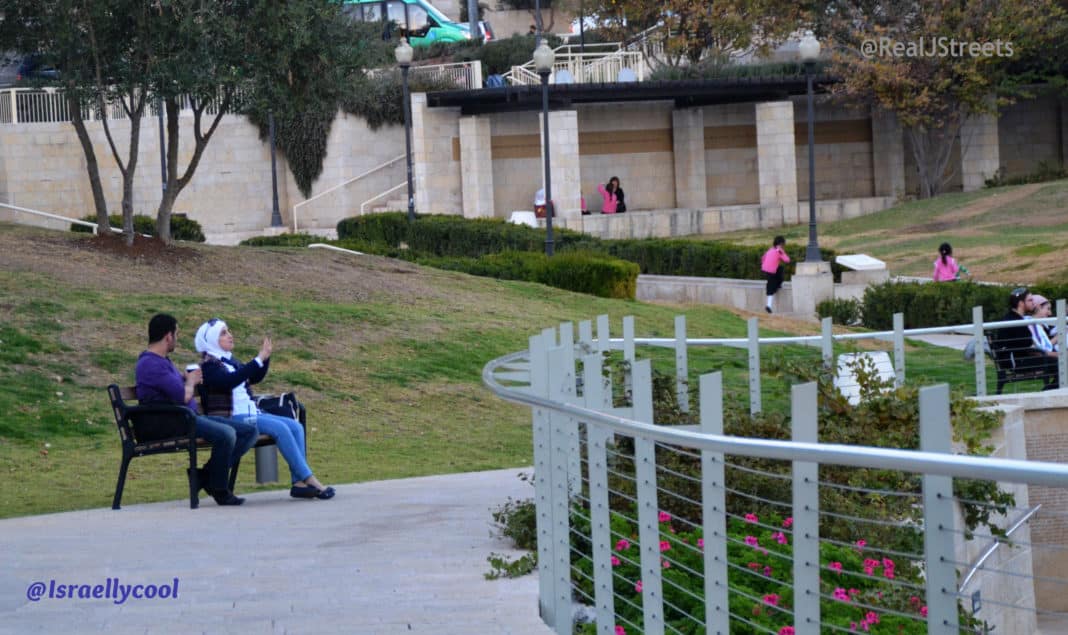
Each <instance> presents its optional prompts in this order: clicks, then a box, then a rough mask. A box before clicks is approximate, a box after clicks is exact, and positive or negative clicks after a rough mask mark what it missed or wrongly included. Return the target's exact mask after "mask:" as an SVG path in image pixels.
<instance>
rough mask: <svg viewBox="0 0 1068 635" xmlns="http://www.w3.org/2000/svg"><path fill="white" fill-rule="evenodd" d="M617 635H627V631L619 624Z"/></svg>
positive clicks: (617, 625)
mask: <svg viewBox="0 0 1068 635" xmlns="http://www.w3.org/2000/svg"><path fill="white" fill-rule="evenodd" d="M616 635H627V629H625V628H623V627H622V626H620V625H619V624H616Z"/></svg>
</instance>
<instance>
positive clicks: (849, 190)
mask: <svg viewBox="0 0 1068 635" xmlns="http://www.w3.org/2000/svg"><path fill="white" fill-rule="evenodd" d="M793 102H794V140H795V143H796V148H797V150H796V161H797V198H798V200H801V201H807V200H808V102H807V100H806V99H805V98H795V99H794V100H793ZM813 128H814V136H815V140H816V149H815V155H816V156H815V159H816V200H826V199H837V198H859V197H865V196H875V195H876V194H875V172H874V162H873V161H874V160H873V153H872V124H871V118H870V117H869V116H868V113H867V112H858V111H857V110H855V109H851V108H846V107H844V106H841V105H837V104H834V103H832V102H830V101H829V100H828V99H826V98H819V97H817V99H816V105H815V126H813Z"/></svg>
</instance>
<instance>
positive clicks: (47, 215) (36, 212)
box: [0, 203, 122, 234]
mask: <svg viewBox="0 0 1068 635" xmlns="http://www.w3.org/2000/svg"><path fill="white" fill-rule="evenodd" d="M0 207H4V208H7V209H10V210H13V211H16V212H21V213H23V214H30V215H33V216H41V217H44V218H50V219H53V220H58V221H63V222H64V223H71V224H73V225H81V226H82V227H89V228H90V229H92V230H93V233H94V234H96V233H97V224H96V223H91V222H89V221H84V220H80V219H77V218H70V217H68V216H62V215H60V214H52V213H50V212H42V211H41V210H38V209H30V208H28V207H19V206H18V205H9V204H7V203H0ZM108 229H110V230H111V231H112V232H114V233H117V234H121V233H122V230H121V229H119V228H118V227H110V226H109V227H108Z"/></svg>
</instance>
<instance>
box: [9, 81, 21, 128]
mask: <svg viewBox="0 0 1068 635" xmlns="http://www.w3.org/2000/svg"><path fill="white" fill-rule="evenodd" d="M18 93H19V91H18V90H16V89H14V88H12V89H11V92H9V93H8V94H9V95H11V123H18V122H19V99H18Z"/></svg>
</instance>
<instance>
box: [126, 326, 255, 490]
mask: <svg viewBox="0 0 1068 635" xmlns="http://www.w3.org/2000/svg"><path fill="white" fill-rule="evenodd" d="M177 343H178V320H176V319H175V318H174V317H173V316H170V315H167V314H166V313H159V314H157V315H154V316H153V317H152V319H151V320H150V321H149V322H148V349H146V350H145V351H144V352H142V353H141V356H140V357H138V358H137V366H136V368H135V369H134V375H135V377H136V381H137V386H136V388H135V391H136V393H137V400H138V401H139V402H140V403H143V404H149V403H174V404H181V405H185V406H188V407H189V408H190V409H191V410H192V411H193V412H196V411H197V407H196V401H195V400H194V399H193V393H194V391H195V390H196V385H197V384H199V383H200V382H201V381H202V376H201V372H200V371H199V370H195V371H191V372H186V373H184V374H183V372H182V371H180V370H178V368H176V367H175V365H174V363H173V362H171V360H170V358H169V357H168V355H170V354H171V353H173V352H174V349H175V347H176V346H177ZM196 433H197V436H198V437H200V438H203V439H204V440H206V441H208V442H209V443H211V458H210V459H208V462H207V463H205V464H204V467H202V468H200V470H198V474H197V478H198V481H199V482H200V484H201V486H202V487H203V488H204V491H206V492H207V493H208V494H209V495H210V496H211V497H212V498H214V499H215V502H216V503H218V504H220V505H240V504H241V503H244V502H245V499H243V498H240V497H238V496H234V493H233V492H231V491H230V479H229V474H230V467H231V466H233V464H234V463H235V462H237V459H238V458H240V457H241V456H242V455H243V454H244V453H245V452H248V450H249V448H251V447H252V446H253V445H254V444H255V443H256V437H257V436H259V435H258V433H257V432H256V425H255V424H254V423H247V422H243V421H233V420H228V419H224V418H222V417H207V416H200V415H198V416H197V418H196Z"/></svg>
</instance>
